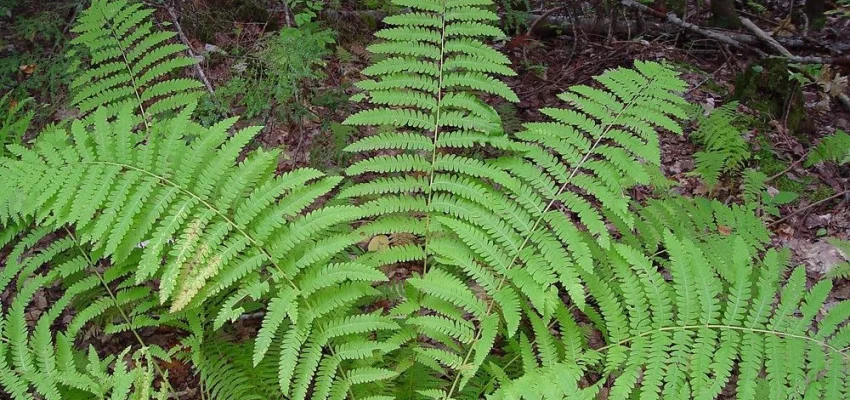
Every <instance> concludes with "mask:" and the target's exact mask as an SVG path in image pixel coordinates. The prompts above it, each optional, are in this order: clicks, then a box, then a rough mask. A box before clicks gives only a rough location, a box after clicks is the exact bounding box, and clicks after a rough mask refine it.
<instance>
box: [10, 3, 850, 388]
mask: <svg viewBox="0 0 850 400" xmlns="http://www.w3.org/2000/svg"><path fill="white" fill-rule="evenodd" d="M393 3H394V4H395V5H397V6H398V7H400V8H401V9H408V11H404V12H402V13H400V14H396V15H391V16H389V17H387V18H386V19H385V20H384V24H386V25H387V28H385V29H383V30H381V31H379V32H378V33H377V34H376V36H377V37H378V38H379V42H378V43H376V44H374V45H372V46H371V47H370V48H369V50H370V51H371V52H372V53H374V54H375V55H376V58H375V62H374V63H373V64H372V65H370V66H369V67H368V68H366V69H365V70H364V71H363V75H364V76H365V77H366V79H365V80H363V81H362V82H360V83H359V84H358V85H357V86H358V88H359V89H360V90H361V92H360V94H359V95H357V96H355V98H354V100H355V101H360V102H363V103H364V106H363V111H360V112H359V113H356V114H354V115H352V116H350V117H349V118H348V119H347V120H346V121H345V123H346V124H348V125H351V126H356V127H362V129H364V130H365V133H367V136H365V137H364V138H363V139H361V140H358V141H356V142H354V143H352V144H350V145H349V146H348V147H347V148H346V150H347V151H348V152H350V153H351V157H350V159H352V160H353V162H352V163H351V164H350V166H348V168H347V169H346V170H345V174H344V176H334V175H327V174H325V173H323V172H321V171H318V170H315V169H298V170H294V171H291V172H287V173H284V174H276V173H275V170H276V167H277V158H278V155H279V154H278V151H275V150H263V149H259V150H247V147H248V146H249V145H250V144H251V143H252V139H253V137H254V135H256V134H257V133H258V131H259V128H256V127H249V128H243V129H234V125H235V123H236V119H235V118H233V119H228V120H224V121H221V122H219V123H217V124H214V125H212V126H209V127H205V126H202V125H200V124H198V123H196V122H195V121H193V120H192V118H191V115H192V112H193V110H194V106H193V103H192V102H191V101H184V100H188V99H189V98H190V97H191V96H192V95H187V93H189V94H191V93H194V92H193V91H194V90H195V89H194V87H195V86H194V85H193V84H190V83H188V82H186V81H183V80H177V81H174V80H168V77H167V76H166V75H167V74H166V72H168V71H171V69H170V67H169V66H175V68H176V66H179V65H183V63H184V61H183V60H182V59H181V58H179V56H177V53H178V51H176V49H177V47H173V46H175V45H171V44H169V42H168V41H167V40H166V36H167V35H166V34H159V33H155V32H152V31H150V30H148V28H145V27H149V25H148V23H149V20H148V17H149V15H150V12H149V11H146V10H145V9H144V8H143V7H142V6H140V5H138V3H133V4H130V3H126V2H121V1H105V0H103V1H101V0H99V1H95V3H94V4H93V6H92V7H91V8H90V9H89V11H87V12H86V13H85V14H84V15H83V16H82V18H83V21H84V22H83V24H84V26H85V29H84V31H85V32H86V33H84V34H83V35H82V36H80V38H78V39H77V41H78V42H80V43H87V42H88V39H85V38H91V40H94V42H93V43H89V46H91V48H92V49H93V50H97V49H108V50H107V52H106V53H105V54H104V55H103V56H101V57H94V56H92V59H91V62H92V67H91V68H92V71H101V73H97V74H94V75H96V77H97V78H99V79H104V81H98V82H100V83H98V84H97V85H96V86H95V87H97V88H103V89H102V91H101V92H97V91H96V90H94V89H89V88H81V89H80V90H83V91H86V92H85V93H86V94H85V95H82V94H81V95H78V97H76V98H77V99H86V100H79V102H78V103H77V104H86V105H87V109H91V112H90V113H87V114H86V115H85V116H84V117H83V118H81V119H78V120H75V121H72V122H71V123H70V124H69V125H70V126H69V128H68V129H58V128H57V129H50V130H47V131H45V132H42V133H41V134H40V135H39V137H38V139H37V140H35V141H34V143H33V144H32V146H28V147H25V146H22V145H12V146H9V151H10V152H11V153H12V154H13V155H12V156H10V157H4V158H2V159H0V187H2V188H3V191H2V192H0V224H2V226H3V230H2V234H0V247H2V248H4V249H5V251H3V252H2V253H0V255H2V257H3V258H2V260H3V266H4V268H3V269H2V271H0V287H2V288H4V290H5V293H8V296H9V299H10V300H9V305H8V307H6V308H4V309H3V312H2V314H0V339H2V340H0V388H2V390H3V392H5V393H7V394H9V395H10V396H11V397H13V398H15V399H29V398H45V399H74V398H84V399H88V398H107V397H109V398H112V399H124V398H132V399H138V398H166V397H169V396H174V395H176V393H178V392H180V390H178V389H180V388H175V387H173V386H172V384H173V383H172V382H171V381H170V380H169V373H170V372H171V370H170V369H169V367H168V366H171V365H175V363H183V364H186V365H189V366H191V368H192V370H193V371H195V372H196V374H197V376H198V379H199V382H200V384H199V388H198V389H199V391H200V393H199V396H198V397H201V398H212V399H271V398H292V399H308V398H309V399H328V398H331V399H344V398H357V399H390V398H400V399H428V398H432V399H446V400H447V399H478V398H483V397H486V398H497V399H501V398H507V399H519V398H528V399H540V398H546V399H549V398H552V399H564V398H587V399H593V398H608V399H633V398H640V399H655V398H699V399H711V398H718V397H719V396H721V395H723V396H725V395H727V394H728V393H734V395H735V396H736V397H737V398H740V399H762V398H771V399H787V398H818V399H821V398H823V399H843V398H846V396H847V395H848V394H850V379H848V376H847V371H848V367H850V365H848V346H850V325H848V324H847V321H848V317H850V302H842V303H837V304H834V305H832V306H831V307H829V308H828V309H827V308H824V307H823V304H824V302H825V301H826V299H827V296H828V295H829V293H830V289H831V283H830V282H829V281H823V282H819V283H817V284H815V285H813V286H811V287H809V286H808V285H807V282H806V276H805V271H804V269H802V268H796V269H791V270H790V272H789V271H788V270H789V269H788V268H787V264H788V256H787V254H786V252H785V251H780V250H775V249H769V248H768V243H769V237H768V233H767V231H766V229H765V228H764V226H763V224H762V222H761V221H760V220H759V219H758V218H757V217H756V216H754V215H753V213H752V211H751V210H750V209H749V208H747V207H746V206H739V205H724V204H722V203H720V202H717V201H711V200H707V199H700V198H696V199H689V198H683V197H678V196H673V195H662V196H659V197H658V198H657V199H653V200H648V201H643V202H638V201H636V200H635V199H634V198H633V197H632V196H631V193H632V192H633V191H635V190H638V189H641V190H642V189H644V188H647V187H664V186H665V185H667V183H666V181H665V180H664V179H662V178H661V177H660V174H659V173H658V169H659V164H660V159H661V157H660V148H659V138H658V134H659V132H660V131H662V130H664V131H670V132H674V133H681V128H680V127H679V124H678V122H677V120H678V119H680V118H683V117H685V116H686V114H687V113H686V111H685V109H686V105H687V104H686V102H685V101H684V100H682V98H681V92H682V91H683V90H684V89H685V83H684V82H683V81H681V80H680V79H679V78H678V77H677V76H676V73H675V72H674V71H672V70H671V69H670V68H668V67H667V66H665V65H664V64H663V63H657V62H643V61H636V62H635V63H634V68H619V69H615V70H610V71H608V72H606V73H604V74H602V75H601V76H598V77H597V78H596V80H595V83H594V85H593V86H582V85H580V86H574V87H572V88H570V90H569V91H567V92H566V93H564V94H562V95H561V96H560V99H561V100H562V101H563V105H562V106H561V107H557V108H556V107H551V108H545V109H542V110H541V112H542V113H543V114H544V115H546V116H547V118H548V120H547V121H545V122H538V123H529V124H525V125H524V126H523V128H522V129H521V130H520V131H519V132H517V133H515V134H506V133H504V131H503V129H502V124H501V119H500V118H499V114H498V113H497V112H496V111H495V109H494V108H493V107H492V106H491V105H490V102H495V101H502V102H503V101H507V102H515V101H518V98H517V96H516V95H515V94H514V93H513V91H512V90H511V88H510V87H509V86H507V85H506V84H505V83H503V82H502V81H501V80H499V79H498V77H499V76H510V75H513V74H514V72H513V71H512V70H511V68H510V61H509V60H508V59H507V58H506V57H505V56H504V55H502V54H501V53H499V52H498V51H496V50H495V49H493V48H492V47H490V46H489V45H487V44H486V43H487V41H488V40H489V39H492V38H500V37H502V36H503V34H502V32H501V31H500V30H499V29H497V28H494V27H493V26H492V23H493V22H496V21H498V18H499V17H498V16H497V15H496V14H495V12H494V10H495V7H494V6H493V5H492V4H491V2H490V1H489V0H416V1H413V0H394V1H393ZM104 10H109V11H110V12H108V13H106V12H103V11H104ZM98 21H99V22H98ZM98 24H99V25H98ZM98 26H99V27H98ZM117 44H120V45H121V46H117ZM139 46H149V48H148V49H147V51H146V53H148V54H155V55H157V56H151V57H152V58H156V59H157V60H159V61H158V62H161V63H163V67H159V68H154V69H151V70H147V69H146V67H147V64H146V63H143V62H141V61H139V60H137V57H130V56H128V55H127V54H128V52H129V53H133V52H134V50H133V49H139V48H143V47H139ZM162 48H165V50H161V49H162ZM171 60H177V61H171ZM167 67H169V68H167ZM110 71H112V72H110ZM119 71H120V72H119ZM146 71H147V72H146ZM150 71H155V72H150ZM146 74H147V75H146ZM140 75H141V76H147V77H148V78H146V79H141V78H140V77H139V76H140ZM107 76H109V77H107ZM110 77H111V78H110ZM140 80H142V81H144V82H146V85H140V84H139V83H138V82H139V81H140ZM157 82H162V83H161V84H160V83H157ZM154 88H156V90H154ZM94 92H97V93H94ZM110 93H115V96H112V95H110ZM98 102H100V103H102V104H101V105H97V104H96V103H98ZM151 104H153V105H156V104H162V105H163V106H160V107H154V106H153V105H151ZM166 105H168V106H167V107H166ZM400 267H404V268H405V270H407V271H411V272H410V276H402V278H401V279H399V277H398V274H393V273H390V272H392V271H394V270H396V269H400ZM390 276H392V278H390ZM4 304H5V303H4ZM4 307H5V305H4ZM257 319H259V322H256V323H255V324H254V325H255V326H256V331H255V332H253V331H251V333H250V334H249V335H248V336H249V337H248V338H247V339H246V338H245V336H246V335H245V326H246V321H249V322H248V323H250V321H255V320H257ZM249 326H250V325H249ZM237 328H238V329H237ZM162 331H166V332H171V333H175V334H176V335H175V336H176V337H178V338H179V339H178V340H177V341H176V343H170V344H169V345H167V346H166V345H165V344H164V343H162V342H157V343H159V344H154V343H152V342H151V341H150V338H151V337H152V333H153V332H162ZM97 335H115V336H119V337H125V338H130V341H129V342H127V341H124V342H123V344H124V345H125V346H126V348H125V349H123V350H122V351H121V352H118V353H115V354H110V353H106V352H105V350H104V348H102V347H101V348H98V346H95V345H94V344H93V343H94V340H95V339H93V338H94V337H96V336H97Z"/></svg>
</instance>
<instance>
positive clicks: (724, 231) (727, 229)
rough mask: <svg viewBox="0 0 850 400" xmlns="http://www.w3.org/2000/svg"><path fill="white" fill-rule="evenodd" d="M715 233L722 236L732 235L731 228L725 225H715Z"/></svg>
mask: <svg viewBox="0 0 850 400" xmlns="http://www.w3.org/2000/svg"><path fill="white" fill-rule="evenodd" d="M717 231H718V232H720V234H721V235H723V236H729V235H731V234H732V228H730V227H728V226H726V225H717Z"/></svg>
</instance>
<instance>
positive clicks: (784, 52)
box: [738, 17, 794, 58]
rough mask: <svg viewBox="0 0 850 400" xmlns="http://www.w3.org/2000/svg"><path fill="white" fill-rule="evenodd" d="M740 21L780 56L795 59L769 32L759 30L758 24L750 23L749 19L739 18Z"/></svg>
mask: <svg viewBox="0 0 850 400" xmlns="http://www.w3.org/2000/svg"><path fill="white" fill-rule="evenodd" d="M738 19H739V20H740V21H741V24H742V25H744V27H746V28H747V29H749V30H750V32H752V33H753V34H754V35H756V37H758V38H759V39H761V40H763V41H764V42H765V43H767V44H768V45H769V46H770V47H773V48H774V49H775V50H776V51H778V52H779V53H780V54H782V55H783V56H785V57H788V58H791V57H794V55H793V54H791V52H790V51H788V49H786V48H785V47H783V46H782V45H781V44H779V42H777V41H776V39H774V38H773V37H772V36H770V35H768V34H767V32H765V31H763V30H762V29H761V28H759V27H758V26H757V25H756V24H754V23H753V21H750V20H749V19H748V18H744V17H738Z"/></svg>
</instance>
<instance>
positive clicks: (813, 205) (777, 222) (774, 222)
mask: <svg viewBox="0 0 850 400" xmlns="http://www.w3.org/2000/svg"><path fill="white" fill-rule="evenodd" d="M849 193H850V189H847V190H845V191H843V192H839V193H836V194H834V195H832V196H829V197H827V198H825V199H823V200H820V201H816V202H814V203H812V204H809V205H807V206H805V207H801V208H798V209H797V210H794V212H792V213H791V214H788V215H786V216H784V217H782V218H780V219H778V220H776V221H773V222H771V223H770V226H776V225H779V224H781V223H782V222H784V221H787V220H788V218H791V217H793V216H795V215H797V214H799V213H801V212H803V211H806V210H808V209H810V208H812V207H817V206H819V205H821V204H823V203H826V202H827V201H830V200H834V199H837V198H839V197H841V196H844V195H846V194H849Z"/></svg>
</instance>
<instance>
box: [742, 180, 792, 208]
mask: <svg viewBox="0 0 850 400" xmlns="http://www.w3.org/2000/svg"><path fill="white" fill-rule="evenodd" d="M742 178H743V179H742V183H741V188H742V193H743V199H744V204H746V205H747V207H749V208H750V209H751V210H753V211H755V212H756V213H758V214H761V213H762V212H764V213H766V214H768V215H772V216H774V217H778V216H779V206H782V205H786V204H790V203H793V202H794V201H795V200H797V198H798V197H799V194H798V193H795V192H791V191H782V190H777V189H775V188H772V187H769V186H767V178H768V177H767V176H766V175H765V174H764V173H762V172H761V171H759V170H755V169H747V170H745V171H744V173H743V177H742Z"/></svg>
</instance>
